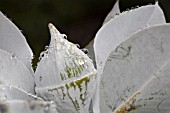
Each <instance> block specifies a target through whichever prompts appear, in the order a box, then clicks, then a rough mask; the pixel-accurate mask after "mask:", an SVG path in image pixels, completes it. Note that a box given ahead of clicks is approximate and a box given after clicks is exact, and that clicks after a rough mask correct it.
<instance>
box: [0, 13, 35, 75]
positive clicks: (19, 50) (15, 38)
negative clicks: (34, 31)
mask: <svg viewBox="0 0 170 113" xmlns="http://www.w3.org/2000/svg"><path fill="white" fill-rule="evenodd" d="M0 49H3V50H5V51H8V52H10V53H13V54H14V55H15V56H17V57H18V58H19V59H20V60H21V61H22V62H23V64H24V65H25V66H26V67H27V68H28V69H29V71H30V72H31V74H33V70H32V65H31V60H32V57H33V53H32V51H31V49H30V47H29V45H28V44H27V41H26V39H25V37H24V36H23V35H22V33H21V31H20V30H19V29H18V28H17V27H16V26H15V25H14V24H13V23H12V22H11V21H10V20H9V19H8V18H7V17H6V16H4V15H3V14H2V12H0Z"/></svg>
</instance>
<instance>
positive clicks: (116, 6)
mask: <svg viewBox="0 0 170 113" xmlns="http://www.w3.org/2000/svg"><path fill="white" fill-rule="evenodd" d="M117 14H120V9H119V0H117V1H116V3H115V4H114V6H113V8H112V10H111V11H110V12H109V14H108V15H107V17H106V18H105V20H104V22H103V24H105V23H107V22H108V21H109V20H110V19H111V18H113V17H114V16H115V15H117Z"/></svg>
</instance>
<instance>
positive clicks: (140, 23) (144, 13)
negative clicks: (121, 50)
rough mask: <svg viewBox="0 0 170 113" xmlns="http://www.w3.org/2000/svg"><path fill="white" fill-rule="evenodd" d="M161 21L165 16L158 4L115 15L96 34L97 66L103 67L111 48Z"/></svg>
mask: <svg viewBox="0 0 170 113" xmlns="http://www.w3.org/2000/svg"><path fill="white" fill-rule="evenodd" d="M161 23H165V18H164V14H163V12H162V10H161V8H160V7H159V6H158V4H155V5H147V6H143V7H139V8H137V9H134V10H130V11H126V12H124V13H121V14H120V15H119V16H115V17H114V18H113V19H111V20H110V21H109V22H107V23H106V24H104V25H103V26H102V27H101V29H100V30H99V31H98V33H97V34H96V38H95V40H94V50H95V57H96V63H97V68H99V67H101V68H102V67H103V65H104V63H105V61H106V58H107V57H108V56H109V54H110V52H111V50H112V49H110V48H116V47H117V46H118V45H119V44H120V43H122V42H123V41H125V40H126V39H127V38H128V37H129V36H130V35H132V34H133V33H134V32H136V31H138V30H139V29H140V28H144V27H146V26H152V25H154V24H161ZM101 71H102V69H101Z"/></svg>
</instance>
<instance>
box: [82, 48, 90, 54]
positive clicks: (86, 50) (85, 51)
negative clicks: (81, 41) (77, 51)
mask: <svg viewBox="0 0 170 113" xmlns="http://www.w3.org/2000/svg"><path fill="white" fill-rule="evenodd" d="M81 50H82V51H83V52H84V53H85V54H87V53H89V51H88V49H86V48H83V49H81Z"/></svg>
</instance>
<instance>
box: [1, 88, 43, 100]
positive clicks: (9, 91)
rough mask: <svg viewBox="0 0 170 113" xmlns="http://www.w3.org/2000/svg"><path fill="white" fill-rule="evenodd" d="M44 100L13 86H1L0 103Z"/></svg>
mask: <svg viewBox="0 0 170 113" xmlns="http://www.w3.org/2000/svg"><path fill="white" fill-rule="evenodd" d="M35 99H36V100H42V99H41V98H39V97H37V96H35V95H32V94H30V93H27V92H26V91H24V90H23V89H21V88H18V87H15V86H12V85H0V102H2V101H9V100H35Z"/></svg>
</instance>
